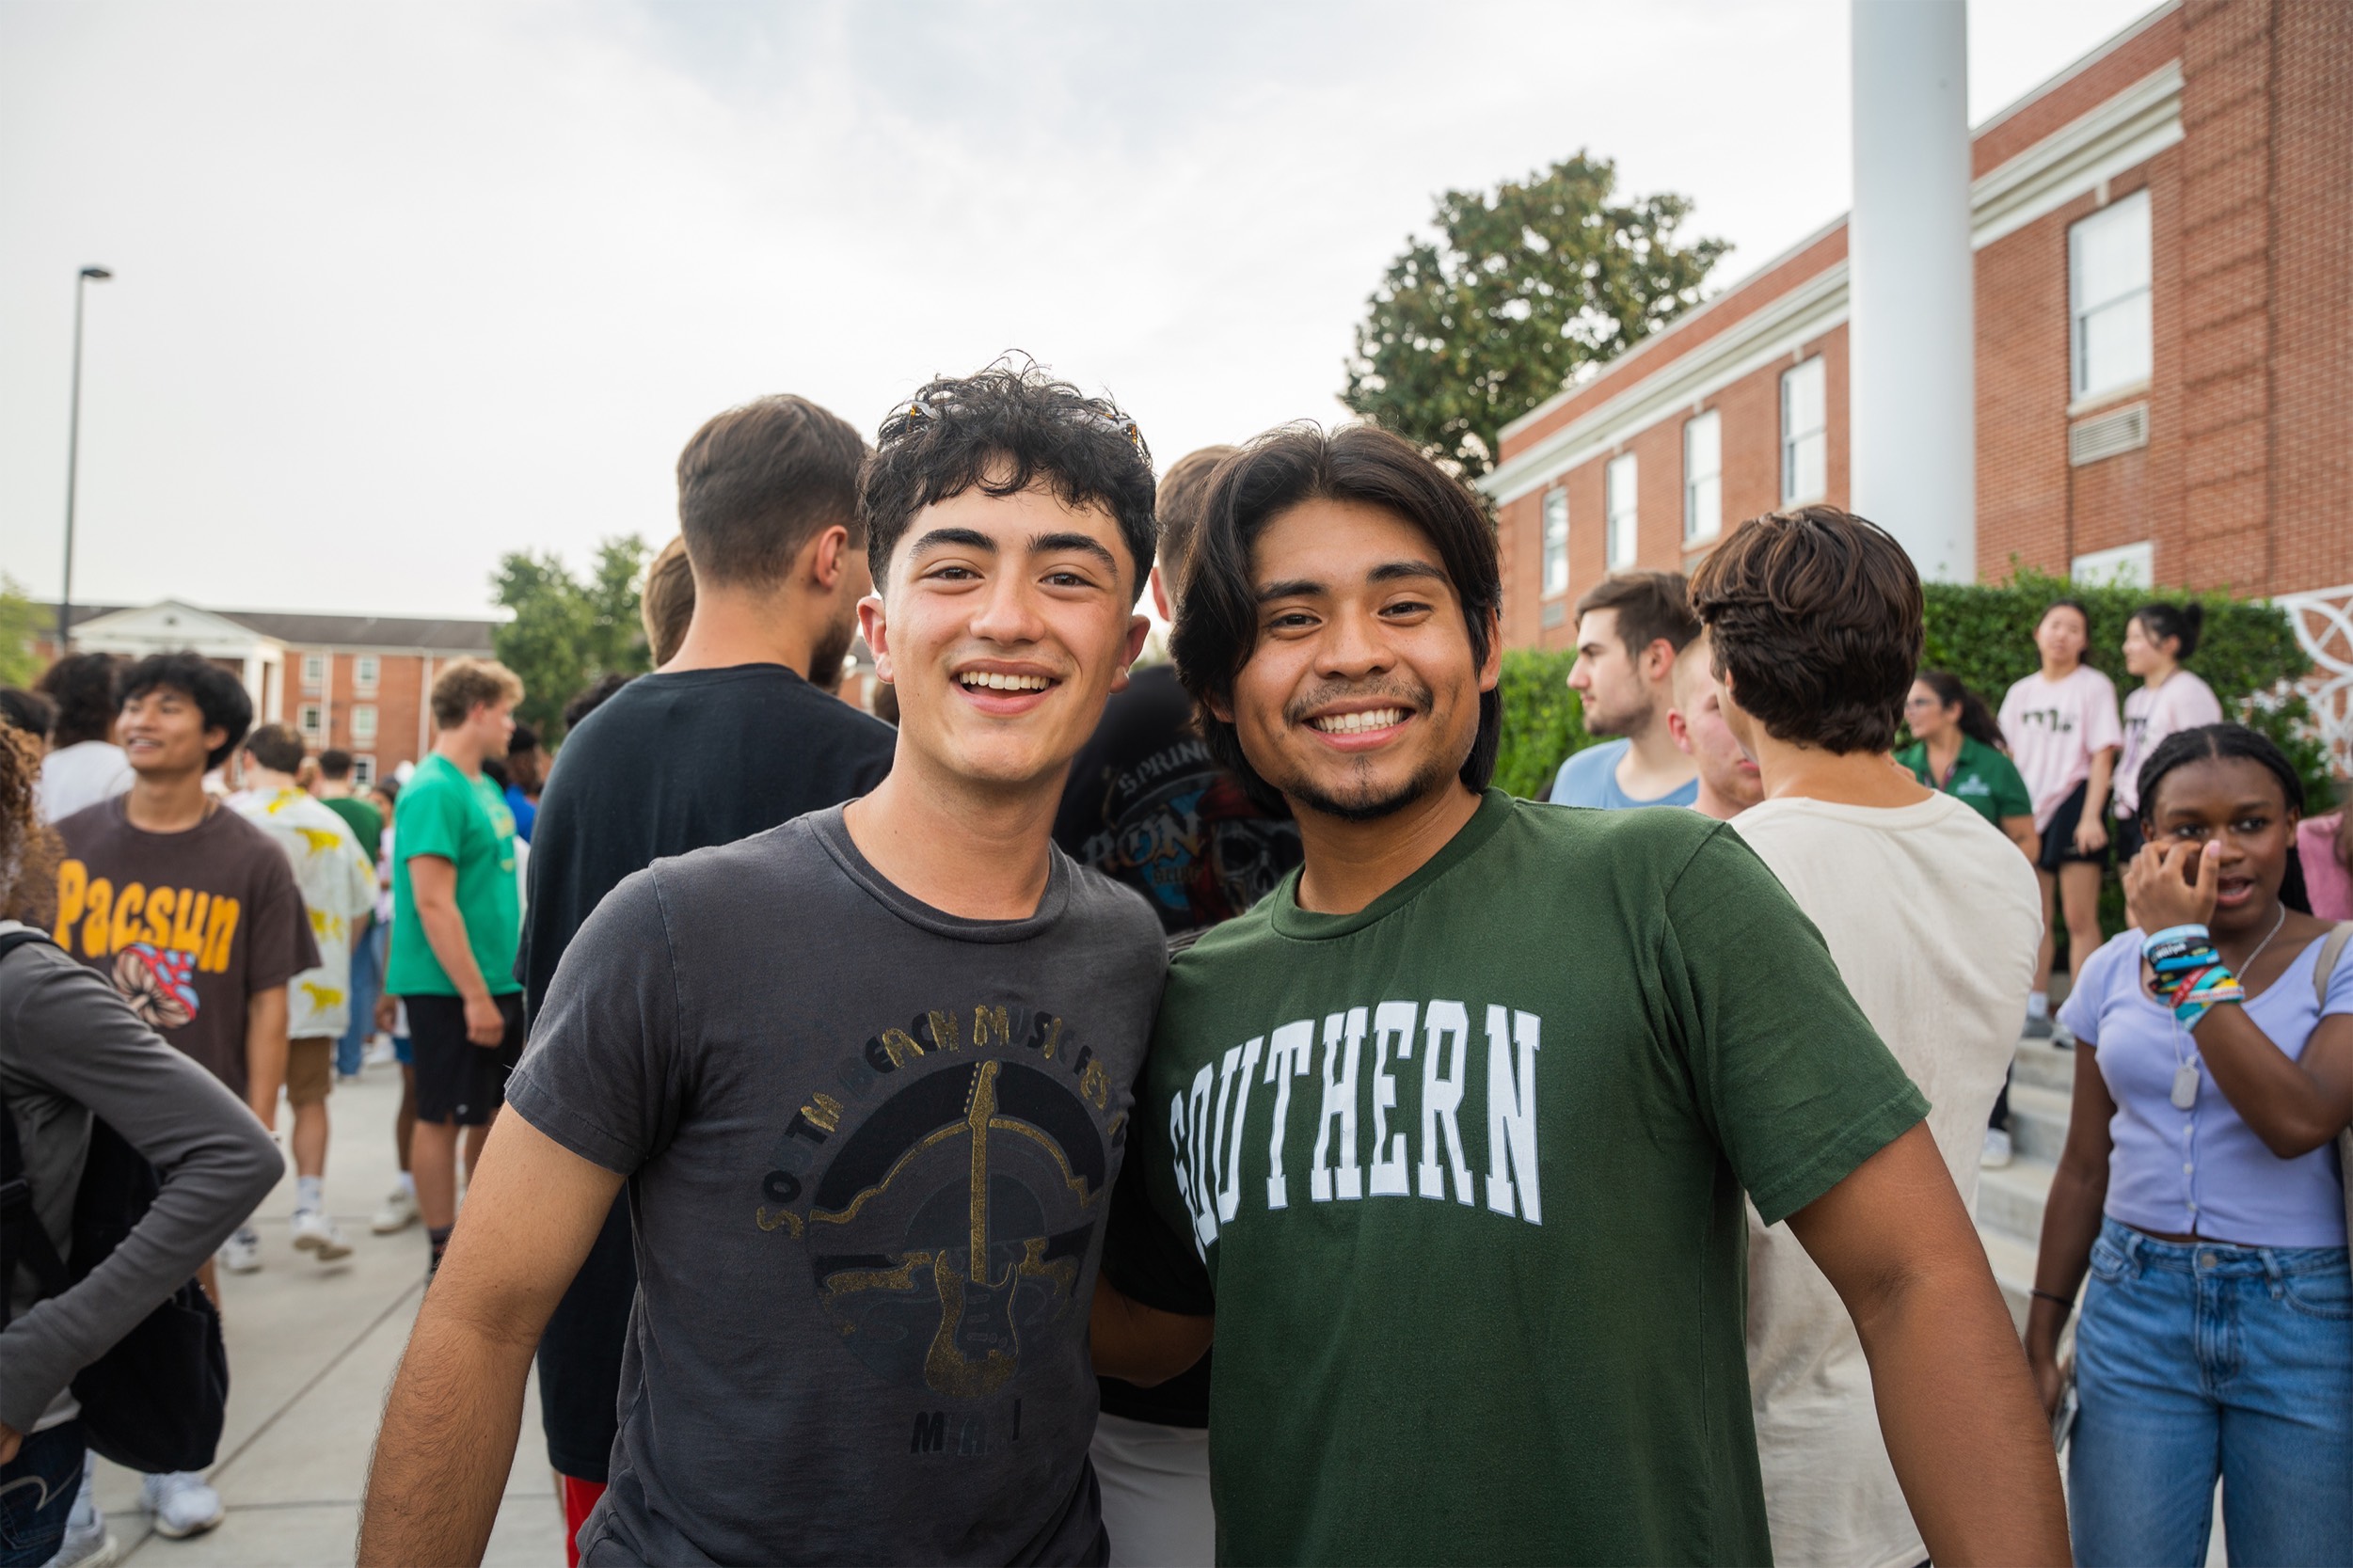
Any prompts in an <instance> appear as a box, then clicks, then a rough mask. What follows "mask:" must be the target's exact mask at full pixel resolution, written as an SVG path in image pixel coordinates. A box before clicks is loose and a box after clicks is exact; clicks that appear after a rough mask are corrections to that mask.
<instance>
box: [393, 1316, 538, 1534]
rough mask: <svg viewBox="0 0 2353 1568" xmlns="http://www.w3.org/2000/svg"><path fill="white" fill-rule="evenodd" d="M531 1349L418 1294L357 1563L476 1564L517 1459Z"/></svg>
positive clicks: (529, 1344) (524, 1341)
mask: <svg viewBox="0 0 2353 1568" xmlns="http://www.w3.org/2000/svg"><path fill="white" fill-rule="evenodd" d="M531 1355H532V1341H530V1340H528V1339H523V1338H489V1337H486V1336H485V1335H483V1334H481V1333H480V1332H478V1331H476V1330H475V1329H473V1328H472V1327H471V1326H470V1325H468V1324H465V1323H451V1322H447V1321H444V1320H442V1319H441V1318H440V1317H438V1316H437V1315H436V1314H435V1313H434V1311H433V1299H432V1297H431V1296H427V1297H426V1301H425V1307H424V1310H423V1312H422V1313H421V1315H420V1317H419V1320H418V1323H417V1327H416V1330H415V1332H414V1333H412V1334H411V1335H410V1336H409V1340H408V1351H407V1354H405V1355H403V1356H402V1357H401V1368H400V1372H399V1375H398V1376H397V1377H395V1378H394V1379H393V1382H392V1393H391V1397H390V1399H389V1400H388V1401H387V1402H386V1403H385V1407H384V1424H383V1427H382V1429H381V1430H380V1431H379V1432H378V1433H376V1442H375V1454H374V1458H373V1460H372V1461H371V1462H370V1464H369V1466H368V1495H367V1498H366V1500H365V1501H364V1502H363V1503H362V1504H361V1507H360V1514H359V1555H358V1560H359V1561H360V1562H361V1563H362V1564H387V1565H399V1564H407V1563H477V1562H480V1561H481V1560H482V1554H483V1549H484V1547H485V1545H487V1544H488V1543H489V1540H490V1527H491V1525H492V1524H493V1523H494V1522H495V1521H496V1519H497V1517H498V1513H499V1498H500V1497H501V1495H502V1494H503V1493H504V1492H505V1490H506V1481H507V1473H508V1472H509V1471H510V1470H512V1469H513V1468H514V1465H515V1440H516V1435H517V1433H518V1432H519V1431H520V1430H521V1427H522V1419H523V1386H524V1380H525V1379H526V1378H527V1377H528V1376H529V1375H530V1371H531Z"/></svg>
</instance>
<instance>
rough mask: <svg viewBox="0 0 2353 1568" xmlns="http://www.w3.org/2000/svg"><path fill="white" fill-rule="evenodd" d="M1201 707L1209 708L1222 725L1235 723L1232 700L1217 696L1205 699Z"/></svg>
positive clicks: (1202, 700)
mask: <svg viewBox="0 0 2353 1568" xmlns="http://www.w3.org/2000/svg"><path fill="white" fill-rule="evenodd" d="M1201 706H1203V707H1205V708H1207V709H1208V710H1209V711H1210V714H1211V716H1212V717H1214V718H1215V719H1216V721H1217V722H1219V723H1220V724H1231V723H1232V722H1233V703H1232V700H1231V699H1229V698H1225V697H1219V696H1216V695H1211V696H1207V697H1203V698H1202V699H1201Z"/></svg>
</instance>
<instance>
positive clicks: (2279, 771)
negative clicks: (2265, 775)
mask: <svg viewBox="0 0 2353 1568" xmlns="http://www.w3.org/2000/svg"><path fill="white" fill-rule="evenodd" d="M2209 757H2234V758H2241V759H2244V760H2245V761H2248V762H2255V763H2261V764H2262V765H2263V766H2264V767H2266V768H2269V769H2270V770H2271V775H2272V777H2274V778H2276V779H2278V780H2279V781H2280V795H2281V799H2283V800H2286V801H2287V808H2288V810H2289V811H2290V812H2293V813H2295V814H2296V815H2297V816H2302V815H2303V813H2304V781H2303V780H2302V779H2299V778H2297V776H2296V765H2295V764H2294V763H2291V762H2290V761H2288V759H2287V753H2286V752H2282V751H2281V750H2280V748H2279V745H2278V743H2277V742H2275V741H2274V740H2273V739H2272V738H2271V737H2270V736H2267V735H2265V734H2264V733H2263V732H2262V731H2260V730H2250V729H2249V728H2248V727H2247V726H2246V725H2244V724H2201V725H2200V726H2199V727H2198V728H2196V729H2194V730H2177V731H2175V732H2174V733H2173V734H2171V735H2169V736H2166V737H2165V738H2164V739H2163V740H2162V741H2160V742H2158V744H2157V749H2156V750H2155V751H2154V752H2150V753H2149V760H2148V761H2147V762H2144V763H2142V764H2141V765H2140V825H2141V827H2142V829H2143V830H2144V831H2145V830H2147V829H2149V828H2151V827H2153V826H2154V824H2155V822H2156V808H2157V785H2158V784H2162V783H2164V782H2165V776H2166V775H2167V774H2168V773H2170V772H2172V771H2173V769H2175V768H2183V767H2186V766H2187V765H2188V764H2190V763H2193V762H2203V761H2205V760H2206V759H2207V758H2209Z"/></svg>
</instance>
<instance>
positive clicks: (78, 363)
mask: <svg viewBox="0 0 2353 1568" xmlns="http://www.w3.org/2000/svg"><path fill="white" fill-rule="evenodd" d="M113 276H114V274H113V273H111V272H109V271H107V270H106V269H105V268H104V267H84V268H83V269H82V271H81V275H80V276H79V277H75V278H74V280H73V409H72V413H71V414H69V415H68V416H67V417H66V427H65V431H66V435H65V592H64V593H62V594H58V595H57V657H59V658H63V657H65V654H66V638H67V636H68V635H69V634H70V633H71V632H72V626H73V484H74V481H75V479H77V478H78V477H79V476H80V473H81V468H82V294H83V293H84V291H85V290H87V288H88V286H89V285H90V284H92V283H103V282H105V281H106V279H108V278H109V277H113Z"/></svg>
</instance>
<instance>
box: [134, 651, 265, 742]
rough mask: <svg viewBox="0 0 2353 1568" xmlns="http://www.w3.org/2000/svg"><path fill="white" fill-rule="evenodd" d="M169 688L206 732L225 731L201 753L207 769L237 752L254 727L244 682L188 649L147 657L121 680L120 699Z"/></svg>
mask: <svg viewBox="0 0 2353 1568" xmlns="http://www.w3.org/2000/svg"><path fill="white" fill-rule="evenodd" d="M165 687H168V688H170V689H172V690H174V691H178V692H181V693H183V694H184V695H185V696H186V697H187V699H188V701H190V702H192V703H194V704H195V705H196V707H197V711H198V712H199V713H201V714H202V715H204V727H205V728H206V729H208V730H215V729H216V730H222V731H226V732H227V734H226V736H225V738H223V739H222V741H221V743H220V744H219V745H217V746H215V747H214V748H213V749H212V750H211V751H210V752H206V753H205V754H204V766H205V768H207V769H210V768H218V767H219V766H220V765H221V764H222V763H224V762H227V761H228V760H229V759H230V758H231V756H234V755H235V754H236V752H237V743H238V742H239V741H242V740H243V739H245V737H246V731H247V730H250V729H251V728H252V727H253V699H252V698H251V697H250V696H248V695H247V694H246V688H245V682H243V681H241V680H239V679H238V678H237V677H236V676H234V675H232V674H231V673H229V672H228V671H226V670H224V669H222V668H221V667H220V666H219V665H217V664H215V663H214V662H213V661H212V660H211V659H209V658H206V657H204V656H203V655H202V654H199V653H198V652H197V651H196V650H195V649H193V648H190V649H187V650H186V651H184V652H182V653H176V654H150V655H148V656H147V657H145V658H143V659H141V660H139V661H138V662H137V663H136V664H134V665H133V666H131V669H130V672H129V673H126V674H125V675H124V676H123V677H122V700H123V702H124V703H129V702H131V701H133V700H134V699H135V698H139V697H144V696H146V695H147V694H148V693H149V692H151V691H153V690H156V689H160V688H165Z"/></svg>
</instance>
